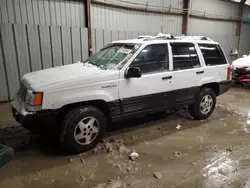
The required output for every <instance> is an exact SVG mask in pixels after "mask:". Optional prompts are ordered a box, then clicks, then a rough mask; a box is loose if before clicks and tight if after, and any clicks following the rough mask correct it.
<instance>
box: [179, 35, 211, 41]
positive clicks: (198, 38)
mask: <svg viewBox="0 0 250 188" xmlns="http://www.w3.org/2000/svg"><path fill="white" fill-rule="evenodd" d="M175 38H176V39H179V40H181V39H183V40H187V39H188V40H208V41H213V40H212V39H210V38H208V37H205V36H175Z"/></svg>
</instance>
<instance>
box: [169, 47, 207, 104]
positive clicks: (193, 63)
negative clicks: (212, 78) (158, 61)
mask: <svg viewBox="0 0 250 188" xmlns="http://www.w3.org/2000/svg"><path fill="white" fill-rule="evenodd" d="M170 45H171V50H172V64H173V67H172V72H173V76H172V85H173V86H172V87H173V92H172V95H171V96H172V98H173V100H172V101H173V104H172V105H173V107H175V106H176V107H181V106H184V105H188V104H191V103H192V102H193V101H194V98H195V96H196V94H197V93H198V91H199V88H200V86H201V85H202V78H203V77H204V66H202V64H201V61H200V58H199V55H198V52H197V48H198V46H197V44H194V43H182V42H181V43H180V42H173V43H170Z"/></svg>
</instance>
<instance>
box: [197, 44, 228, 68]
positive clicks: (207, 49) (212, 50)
mask: <svg viewBox="0 0 250 188" xmlns="http://www.w3.org/2000/svg"><path fill="white" fill-rule="evenodd" d="M199 47H200V49H201V52H202V54H203V57H204V60H205V63H206V65H207V66H213V65H222V64H227V61H226V58H225V56H224V54H223V52H222V50H221V48H220V46H219V45H215V44H199Z"/></svg>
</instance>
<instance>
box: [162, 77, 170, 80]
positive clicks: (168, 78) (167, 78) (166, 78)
mask: <svg viewBox="0 0 250 188" xmlns="http://www.w3.org/2000/svg"><path fill="white" fill-rule="evenodd" d="M170 79H172V76H166V77H162V80H170Z"/></svg>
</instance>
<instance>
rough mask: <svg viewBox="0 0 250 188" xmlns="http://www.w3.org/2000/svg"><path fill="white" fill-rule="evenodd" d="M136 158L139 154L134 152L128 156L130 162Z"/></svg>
mask: <svg viewBox="0 0 250 188" xmlns="http://www.w3.org/2000/svg"><path fill="white" fill-rule="evenodd" d="M138 157H139V154H138V153H136V152H132V153H131V154H130V155H129V159H130V160H131V161H134V160H136V159H137V158H138Z"/></svg>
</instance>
